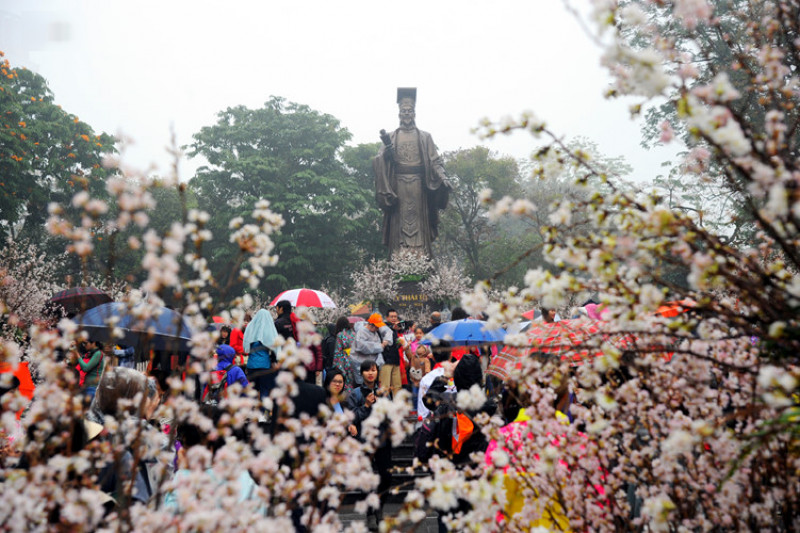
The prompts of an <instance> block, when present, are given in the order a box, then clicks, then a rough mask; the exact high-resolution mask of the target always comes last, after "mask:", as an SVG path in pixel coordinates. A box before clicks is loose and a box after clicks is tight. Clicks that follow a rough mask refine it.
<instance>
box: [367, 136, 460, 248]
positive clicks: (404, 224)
mask: <svg viewBox="0 0 800 533" xmlns="http://www.w3.org/2000/svg"><path fill="white" fill-rule="evenodd" d="M417 132H418V133H419V153H420V156H421V158H422V167H423V169H422V170H423V172H420V173H418V174H416V176H418V177H419V180H413V179H410V178H411V176H410V175H407V174H404V175H403V176H401V179H400V181H398V173H397V172H396V170H397V165H396V163H395V162H394V161H393V160H392V158H391V157H390V156H388V151H387V147H386V146H382V147H381V150H380V152H378V155H377V156H375V158H374V159H373V160H372V169H373V171H374V172H375V192H376V199H377V202H378V207H379V208H380V209H381V210H382V211H383V244H384V246H388V247H389V250H390V251H391V252H392V253H394V252H395V251H397V250H398V249H400V248H403V247H408V248H412V249H421V250H422V251H424V253H425V254H427V255H428V257H431V256H432V251H431V243H432V242H433V241H434V240H435V239H436V237H437V236H438V234H439V210H440V209H444V208H445V207H447V202H448V200H449V197H450V189H451V186H450V182H449V181H447V176H446V175H445V173H444V166H443V165H442V159H441V157H439V154H438V153H437V151H436V145H435V144H433V139H432V138H431V135H430V134H429V133H427V132H424V131H421V130H417ZM389 136H390V137H391V139H392V145H393V146H397V143H396V141H397V130H395V131H393V132H391V133H390V134H389ZM416 183H419V187H417V186H416Z"/></svg>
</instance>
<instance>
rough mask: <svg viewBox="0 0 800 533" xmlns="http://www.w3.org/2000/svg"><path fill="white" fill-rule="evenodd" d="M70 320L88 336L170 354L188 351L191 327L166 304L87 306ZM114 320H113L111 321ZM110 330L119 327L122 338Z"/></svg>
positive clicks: (115, 303) (112, 303)
mask: <svg viewBox="0 0 800 533" xmlns="http://www.w3.org/2000/svg"><path fill="white" fill-rule="evenodd" d="M145 315H149V316H145ZM72 320H73V321H74V322H76V323H77V324H78V326H79V327H80V329H83V330H84V331H86V332H87V333H88V334H89V338H90V339H93V340H97V341H100V342H113V343H115V344H124V345H125V346H134V347H145V346H146V347H148V348H151V349H154V350H164V351H168V352H171V353H188V352H189V351H190V350H191V348H190V346H189V342H190V341H191V339H192V333H193V332H192V330H191V328H190V327H189V325H188V324H187V323H186V320H185V319H184V318H183V315H181V314H180V313H178V312H177V311H174V310H172V309H168V308H166V307H159V306H146V305H144V304H139V305H136V306H134V307H132V308H131V307H129V306H128V305H127V304H125V303H122V302H111V303H107V304H103V305H99V306H97V307H95V308H94V309H90V310H88V311H86V312H85V313H83V314H80V315H78V316H76V317H75V318H73V319H72ZM115 320H116V323H115V324H112V323H111V322H113V321H115ZM114 329H119V330H120V331H121V332H122V337H117V336H115V335H114V334H113V332H114Z"/></svg>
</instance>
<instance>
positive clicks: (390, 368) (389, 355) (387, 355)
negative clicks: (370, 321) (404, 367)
mask: <svg viewBox="0 0 800 533" xmlns="http://www.w3.org/2000/svg"><path fill="white" fill-rule="evenodd" d="M386 319H387V320H388V321H389V324H388V331H384V332H383V333H384V335H383V338H384V339H385V340H388V341H389V342H388V343H387V344H384V347H383V366H381V367H380V377H379V381H380V384H381V386H382V387H385V388H388V389H389V390H390V391H391V394H392V396H394V395H395V394H397V392H398V391H399V390H400V389H401V388H402V386H403V380H402V378H401V376H400V367H401V365H400V363H401V361H400V359H401V357H404V353H405V342H406V341H405V339H404V338H403V337H401V333H402V323H401V322H400V317H399V316H398V314H397V310H395V309H389V311H387V312H386Z"/></svg>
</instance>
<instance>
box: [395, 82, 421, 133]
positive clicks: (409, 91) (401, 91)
mask: <svg viewBox="0 0 800 533" xmlns="http://www.w3.org/2000/svg"><path fill="white" fill-rule="evenodd" d="M416 103H417V89H416V87H400V88H398V89H397V105H398V106H399V108H400V114H399V117H400V127H401V128H405V129H409V128H413V127H414V126H415V122H414V119H415V118H416V116H417V115H416V111H415V107H416Z"/></svg>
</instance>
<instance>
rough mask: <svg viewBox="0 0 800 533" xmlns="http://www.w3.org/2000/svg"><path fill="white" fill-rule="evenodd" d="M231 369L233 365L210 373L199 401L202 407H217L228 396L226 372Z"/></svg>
mask: <svg viewBox="0 0 800 533" xmlns="http://www.w3.org/2000/svg"><path fill="white" fill-rule="evenodd" d="M231 368H233V363H231V364H229V365H228V366H226V367H225V368H224V369H222V370H214V371H213V372H211V379H210V380H209V382H208V385H206V388H205V390H203V397H202V398H201V401H202V403H203V405H219V403H220V402H221V401H222V399H223V398H225V397H226V396H227V395H228V371H229V370H230V369H231Z"/></svg>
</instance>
